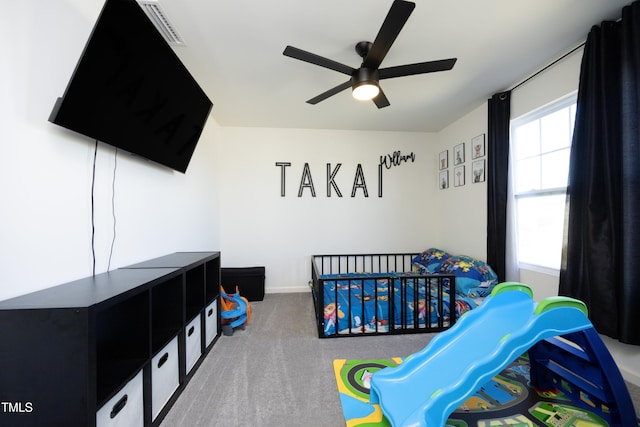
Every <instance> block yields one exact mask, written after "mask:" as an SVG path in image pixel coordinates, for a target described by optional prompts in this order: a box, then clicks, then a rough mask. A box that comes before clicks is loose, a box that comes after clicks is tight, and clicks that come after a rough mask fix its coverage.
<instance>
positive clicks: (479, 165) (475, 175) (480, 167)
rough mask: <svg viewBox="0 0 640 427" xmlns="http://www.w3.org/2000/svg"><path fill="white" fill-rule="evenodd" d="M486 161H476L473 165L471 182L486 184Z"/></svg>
mask: <svg viewBox="0 0 640 427" xmlns="http://www.w3.org/2000/svg"><path fill="white" fill-rule="evenodd" d="M484 173H485V169H484V159H480V160H475V161H474V162H473V163H472V164H471V180H472V182H473V183H474V184H475V183H476V182H484V179H485V176H484Z"/></svg>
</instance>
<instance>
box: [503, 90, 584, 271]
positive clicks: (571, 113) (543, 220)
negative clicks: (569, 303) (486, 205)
mask: <svg viewBox="0 0 640 427" xmlns="http://www.w3.org/2000/svg"><path fill="white" fill-rule="evenodd" d="M575 113H576V98H575V95H573V96H571V97H568V98H565V99H562V100H560V101H558V102H556V103H554V104H553V105H550V106H547V107H545V108H543V109H540V110H538V111H535V112H533V113H531V114H528V115H526V116H524V117H522V118H519V119H516V120H514V121H513V122H512V123H511V170H512V181H511V182H512V183H513V191H512V192H513V199H512V202H513V203H512V210H511V211H512V212H513V214H514V220H515V221H514V222H515V224H514V225H515V236H514V238H515V241H514V242H513V244H514V247H515V250H516V254H517V260H518V263H519V264H520V265H522V264H527V265H531V266H538V267H544V268H551V269H554V270H559V269H560V260H561V256H562V235H563V229H564V208H565V199H566V197H565V195H566V190H567V177H568V173H569V154H570V148H571V138H572V136H573V125H574V120H575Z"/></svg>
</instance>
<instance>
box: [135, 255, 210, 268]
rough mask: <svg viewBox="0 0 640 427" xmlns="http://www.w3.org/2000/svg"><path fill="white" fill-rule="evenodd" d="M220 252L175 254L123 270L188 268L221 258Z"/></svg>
mask: <svg viewBox="0 0 640 427" xmlns="http://www.w3.org/2000/svg"><path fill="white" fill-rule="evenodd" d="M219 257H220V252H175V253H173V254H169V255H165V256H161V257H159V258H154V259H150V260H148V261H143V262H140V263H137V264H133V265H129V266H126V267H123V268H158V267H162V268H165V267H169V268H187V267H191V266H194V265H198V264H204V263H205V262H208V261H211V260H213V259H216V258H219Z"/></svg>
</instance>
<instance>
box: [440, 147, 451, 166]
mask: <svg viewBox="0 0 640 427" xmlns="http://www.w3.org/2000/svg"><path fill="white" fill-rule="evenodd" d="M448 167H449V150H444V151H441V152H440V156H439V157H438V168H439V169H440V170H443V169H446V168H448Z"/></svg>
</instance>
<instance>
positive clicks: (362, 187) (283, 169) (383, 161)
mask: <svg viewBox="0 0 640 427" xmlns="http://www.w3.org/2000/svg"><path fill="white" fill-rule="evenodd" d="M415 160H416V155H415V154H414V153H413V152H411V153H410V154H408V155H403V154H402V153H401V152H400V151H394V152H393V154H387V155H383V156H380V164H379V165H378V197H382V171H383V169H391V168H392V167H395V166H400V165H402V164H404V163H408V162H411V163H413V162H415ZM291 165H292V164H291V162H276V167H279V168H280V197H285V196H286V178H287V168H288V167H291ZM341 167H342V163H337V164H336V165H335V166H332V165H331V163H327V164H326V192H327V193H326V194H327V197H332V195H333V194H334V192H335V194H336V196H338V197H342V192H341V191H340V188H339V187H338V184H337V183H336V176H337V175H338V172H339V171H340V168H341ZM305 189H308V191H309V192H310V194H311V197H316V188H315V186H314V184H313V176H312V175H311V168H310V167H309V163H305V164H304V167H303V168H302V175H301V177H300V185H299V186H298V197H302V195H303V194H304V190H305ZM358 191H361V193H362V195H363V196H364V197H369V191H368V189H367V182H366V180H365V177H364V172H363V170H362V164H361V163H358V165H357V166H356V170H355V174H354V177H353V185H352V186H351V197H355V196H356V194H357V193H358Z"/></svg>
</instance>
